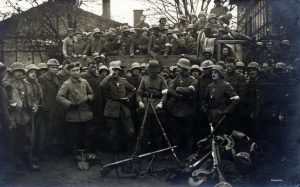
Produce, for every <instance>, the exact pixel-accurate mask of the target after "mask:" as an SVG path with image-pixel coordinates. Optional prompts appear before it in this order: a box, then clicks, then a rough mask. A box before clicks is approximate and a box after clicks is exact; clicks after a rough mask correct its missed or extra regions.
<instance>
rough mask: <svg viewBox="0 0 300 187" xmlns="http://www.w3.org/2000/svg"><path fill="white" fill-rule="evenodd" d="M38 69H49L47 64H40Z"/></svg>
mask: <svg viewBox="0 0 300 187" xmlns="http://www.w3.org/2000/svg"><path fill="white" fill-rule="evenodd" d="M37 67H38V68H39V69H48V68H47V64H46V63H38V65H37Z"/></svg>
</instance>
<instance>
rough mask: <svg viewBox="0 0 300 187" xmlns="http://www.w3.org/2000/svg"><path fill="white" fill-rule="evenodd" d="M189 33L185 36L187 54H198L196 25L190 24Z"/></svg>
mask: <svg viewBox="0 0 300 187" xmlns="http://www.w3.org/2000/svg"><path fill="white" fill-rule="evenodd" d="M187 29H188V30H187V31H188V34H187V35H186V36H185V44H186V48H187V54H189V55H196V54H197V33H196V32H195V28H194V25H192V24H189V25H188V28H187Z"/></svg>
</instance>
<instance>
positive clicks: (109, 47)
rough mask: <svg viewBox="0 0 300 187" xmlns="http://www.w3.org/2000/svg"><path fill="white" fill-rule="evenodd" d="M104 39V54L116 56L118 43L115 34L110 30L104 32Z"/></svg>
mask: <svg viewBox="0 0 300 187" xmlns="http://www.w3.org/2000/svg"><path fill="white" fill-rule="evenodd" d="M105 37H106V41H105V44H104V47H103V53H102V55H104V56H117V55H118V53H119V51H118V50H119V48H120V44H119V43H118V40H117V37H116V35H115V34H114V33H113V32H112V31H108V32H106V33H105Z"/></svg>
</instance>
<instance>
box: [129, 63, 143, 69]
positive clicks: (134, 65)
mask: <svg viewBox="0 0 300 187" xmlns="http://www.w3.org/2000/svg"><path fill="white" fill-rule="evenodd" d="M135 68H138V69H140V68H141V65H140V63H138V62H133V63H132V64H131V68H130V70H133V69H135Z"/></svg>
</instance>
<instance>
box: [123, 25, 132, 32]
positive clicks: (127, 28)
mask: <svg viewBox="0 0 300 187" xmlns="http://www.w3.org/2000/svg"><path fill="white" fill-rule="evenodd" d="M122 32H130V30H129V27H128V26H123V27H122Z"/></svg>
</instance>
